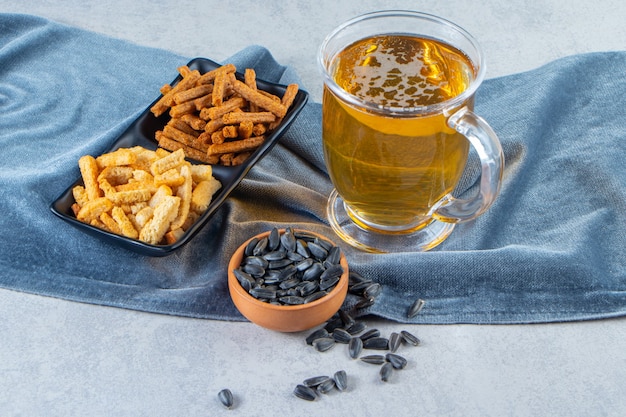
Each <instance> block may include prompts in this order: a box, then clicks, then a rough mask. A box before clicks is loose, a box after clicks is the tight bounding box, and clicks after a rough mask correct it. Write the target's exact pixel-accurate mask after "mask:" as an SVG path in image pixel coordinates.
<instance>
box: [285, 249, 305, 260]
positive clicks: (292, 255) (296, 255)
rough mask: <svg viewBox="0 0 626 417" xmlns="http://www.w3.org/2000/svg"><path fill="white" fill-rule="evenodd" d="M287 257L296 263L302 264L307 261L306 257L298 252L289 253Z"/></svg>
mask: <svg viewBox="0 0 626 417" xmlns="http://www.w3.org/2000/svg"><path fill="white" fill-rule="evenodd" d="M285 256H286V257H287V258H288V259H291V260H292V261H294V262H300V261H303V260H305V259H306V257H304V256H302V255H300V254H299V253H298V252H292V251H289V252H287V253H286V254H285Z"/></svg>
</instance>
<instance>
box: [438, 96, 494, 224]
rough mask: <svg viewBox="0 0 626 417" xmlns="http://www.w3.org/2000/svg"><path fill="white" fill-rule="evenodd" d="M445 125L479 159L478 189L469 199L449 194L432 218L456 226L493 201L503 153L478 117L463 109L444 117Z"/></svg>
mask: <svg viewBox="0 0 626 417" xmlns="http://www.w3.org/2000/svg"><path fill="white" fill-rule="evenodd" d="M448 126H450V127H451V128H452V129H454V130H456V131H457V132H459V133H460V134H462V135H463V136H465V137H466V138H467V139H468V140H469V141H470V143H471V144H472V146H473V147H474V148H475V149H476V151H477V153H478V156H479V158H480V164H481V177H480V189H479V191H478V194H477V195H476V196H474V197H473V198H469V199H459V198H454V197H452V196H451V195H449V196H447V197H446V198H444V200H443V201H442V202H441V204H440V205H439V206H438V207H437V209H436V210H435V211H434V213H433V217H434V218H436V219H437V220H441V221H444V222H447V223H460V222H464V221H468V220H472V219H475V218H476V217H478V216H480V215H481V214H482V213H484V212H485V211H486V210H487V209H488V208H489V207H490V206H491V204H492V203H493V202H494V200H495V199H496V196H497V195H498V192H499V191H500V184H501V183H502V171H503V169H504V153H503V152H502V146H501V145H500V141H499V139H498V136H497V135H496V133H495V132H494V131H493V129H492V128H491V126H489V125H488V124H487V122H485V120H483V119H482V118H481V117H480V116H478V115H476V114H475V113H474V112H472V111H471V110H469V109H468V108H467V107H463V108H461V109H460V110H458V111H457V112H455V113H454V114H453V115H452V116H450V117H449V118H448Z"/></svg>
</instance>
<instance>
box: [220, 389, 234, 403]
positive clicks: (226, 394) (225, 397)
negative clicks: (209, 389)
mask: <svg viewBox="0 0 626 417" xmlns="http://www.w3.org/2000/svg"><path fill="white" fill-rule="evenodd" d="M217 398H219V400H220V402H221V403H222V405H224V407H226V408H231V407H232V406H233V404H234V403H235V400H234V397H233V393H232V392H231V391H230V390H229V389H228V388H224V389H223V390H221V391H220V392H218V393H217Z"/></svg>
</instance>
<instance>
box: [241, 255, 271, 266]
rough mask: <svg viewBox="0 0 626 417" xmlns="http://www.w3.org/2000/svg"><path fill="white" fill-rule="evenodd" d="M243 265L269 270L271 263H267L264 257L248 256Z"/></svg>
mask: <svg viewBox="0 0 626 417" xmlns="http://www.w3.org/2000/svg"><path fill="white" fill-rule="evenodd" d="M243 263H244V264H245V265H258V266H260V267H263V268H267V266H268V265H269V262H268V261H267V259H265V258H263V257H262V256H254V255H252V256H248V257H246V258H245V259H244V260H243Z"/></svg>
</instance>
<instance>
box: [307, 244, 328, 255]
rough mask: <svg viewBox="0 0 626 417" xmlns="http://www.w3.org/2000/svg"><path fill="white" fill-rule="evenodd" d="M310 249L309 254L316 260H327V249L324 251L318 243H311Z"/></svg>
mask: <svg viewBox="0 0 626 417" xmlns="http://www.w3.org/2000/svg"><path fill="white" fill-rule="evenodd" d="M308 248H309V252H310V253H311V255H312V256H313V257H314V258H317V259H326V257H327V256H328V252H327V251H326V249H324V248H323V247H322V246H320V244H318V243H315V242H311V243H309V245H308Z"/></svg>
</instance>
